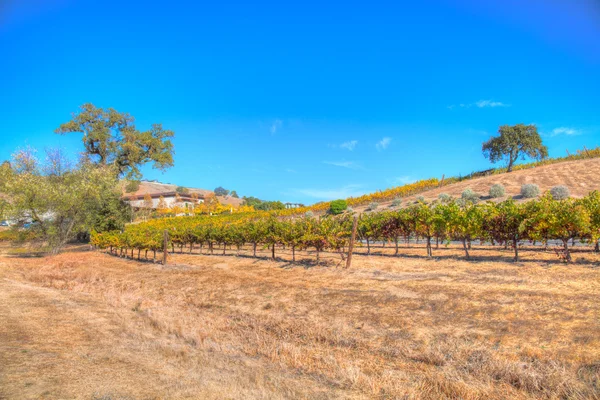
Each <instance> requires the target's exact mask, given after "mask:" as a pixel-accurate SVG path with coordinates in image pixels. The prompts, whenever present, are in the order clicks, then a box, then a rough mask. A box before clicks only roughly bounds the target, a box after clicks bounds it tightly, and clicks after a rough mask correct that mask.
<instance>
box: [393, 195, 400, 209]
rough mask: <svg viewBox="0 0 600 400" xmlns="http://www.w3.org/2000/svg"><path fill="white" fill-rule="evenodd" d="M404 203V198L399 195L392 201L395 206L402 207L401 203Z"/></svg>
mask: <svg viewBox="0 0 600 400" xmlns="http://www.w3.org/2000/svg"><path fill="white" fill-rule="evenodd" d="M401 204H402V199H401V198H399V197H396V198H395V199H394V200H393V201H392V206H393V207H400V205H401Z"/></svg>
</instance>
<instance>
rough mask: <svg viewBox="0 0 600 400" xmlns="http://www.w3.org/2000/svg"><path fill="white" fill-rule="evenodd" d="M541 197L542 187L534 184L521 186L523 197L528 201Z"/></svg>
mask: <svg viewBox="0 0 600 400" xmlns="http://www.w3.org/2000/svg"><path fill="white" fill-rule="evenodd" d="M539 195H540V187H539V186H538V185H536V184H533V183H526V184H525V185H523V186H521V196H523V197H525V198H526V199H533V198H534V197H538V196H539Z"/></svg>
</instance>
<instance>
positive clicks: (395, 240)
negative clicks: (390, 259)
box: [394, 238, 398, 256]
mask: <svg viewBox="0 0 600 400" xmlns="http://www.w3.org/2000/svg"><path fill="white" fill-rule="evenodd" d="M394 242H395V244H396V252H395V253H394V255H395V256H397V255H398V238H395V239H394Z"/></svg>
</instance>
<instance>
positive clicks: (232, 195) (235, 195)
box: [229, 190, 240, 199]
mask: <svg viewBox="0 0 600 400" xmlns="http://www.w3.org/2000/svg"><path fill="white" fill-rule="evenodd" d="M229 194H230V195H231V197H234V198H236V199H239V198H240V196H239V195H238V194H237V192H236V191H235V190H232V191H231V193H229Z"/></svg>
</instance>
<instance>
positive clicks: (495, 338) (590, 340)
mask: <svg viewBox="0 0 600 400" xmlns="http://www.w3.org/2000/svg"><path fill="white" fill-rule="evenodd" d="M4 250H5V251H4V253H5V254H4V256H3V257H1V258H0V321H1V323H0V398H1V399H72V398H75V399H103V400H108V399H280V398H304V399H330V398H343V399H353V398H356V399H362V398H376V399H533V398H543V399H600V302H599V301H598V295H599V293H600V269H599V268H598V265H599V264H600V256H598V255H596V254H594V253H592V252H590V251H589V250H586V251H583V250H580V251H577V252H576V253H575V254H574V256H575V259H576V260H577V262H576V263H575V264H571V265H565V264H562V263H559V262H558V261H557V259H556V256H555V255H554V254H553V253H552V252H551V251H548V252H543V251H540V250H536V251H535V252H534V251H532V250H526V249H524V250H523V251H522V256H523V261H522V262H520V263H517V264H514V263H510V262H508V261H507V260H509V259H510V257H511V253H510V251H509V250H507V251H506V252H505V251H503V250H501V249H497V248H478V249H474V250H475V251H474V260H472V261H468V262H467V261H465V260H463V259H462V251H460V250H459V249H453V248H440V249H439V250H435V252H434V255H436V256H437V257H436V258H433V259H431V260H429V259H426V258H424V257H422V255H423V254H424V249H423V248H420V247H419V248H417V247H415V246H413V247H411V248H405V249H402V253H403V254H404V255H403V256H401V257H393V256H391V249H388V248H378V249H376V252H378V253H381V254H376V255H372V256H368V257H367V256H364V255H358V256H356V257H355V259H354V265H353V267H352V269H350V270H345V269H342V268H338V267H336V264H337V263H338V262H337V260H336V258H335V257H334V255H329V257H330V258H329V259H325V261H324V264H323V265H318V266H315V265H312V264H310V263H309V262H308V261H306V260H305V262H304V263H300V264H297V265H291V264H290V263H289V262H288V261H286V260H289V254H287V252H286V251H284V250H279V251H278V254H279V255H280V256H281V257H282V258H281V259H279V260H277V261H269V260H267V259H253V258H249V257H244V256H240V257H235V256H234V255H233V254H234V253H235V251H231V252H229V253H230V255H228V256H217V255H214V256H209V255H183V254H176V255H173V256H172V257H171V259H170V264H171V265H167V266H164V267H163V266H161V265H159V264H152V263H142V262H138V261H133V260H124V259H120V258H116V257H113V256H110V255H106V254H102V253H98V252H91V251H83V250H81V249H80V250H81V251H72V252H67V253H63V254H60V255H57V256H47V257H31V258H28V257H23V256H22V255H18V254H17V255H15V252H14V251H10V252H9V251H7V250H9V249H4ZM74 250H75V249H74ZM358 251H359V252H364V249H359V250H358ZM264 254H265V255H266V254H267V252H266V251H265V252H264ZM305 257H308V258H310V259H311V260H314V256H313V255H307V254H305ZM308 258H307V260H308ZM534 260H537V261H534Z"/></svg>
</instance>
